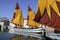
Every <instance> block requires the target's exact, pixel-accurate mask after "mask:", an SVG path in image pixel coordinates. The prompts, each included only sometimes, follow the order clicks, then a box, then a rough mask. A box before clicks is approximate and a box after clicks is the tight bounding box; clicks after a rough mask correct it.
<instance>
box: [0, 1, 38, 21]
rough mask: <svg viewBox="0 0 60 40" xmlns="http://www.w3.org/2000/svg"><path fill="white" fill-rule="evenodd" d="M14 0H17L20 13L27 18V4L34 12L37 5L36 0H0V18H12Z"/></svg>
mask: <svg viewBox="0 0 60 40" xmlns="http://www.w3.org/2000/svg"><path fill="white" fill-rule="evenodd" d="M16 2H18V4H19V6H20V9H21V10H22V15H23V17H24V18H27V14H28V5H29V6H30V7H31V8H32V10H33V11H34V12H35V11H36V7H37V3H38V1H37V0H0V18H2V17H6V18H8V19H9V20H11V19H12V18H13V14H14V10H15V6H16Z"/></svg>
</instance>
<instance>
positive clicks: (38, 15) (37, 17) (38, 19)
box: [34, 7, 41, 23]
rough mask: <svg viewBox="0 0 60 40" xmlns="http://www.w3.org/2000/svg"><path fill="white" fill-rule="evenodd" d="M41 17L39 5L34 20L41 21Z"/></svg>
mask: <svg viewBox="0 0 60 40" xmlns="http://www.w3.org/2000/svg"><path fill="white" fill-rule="evenodd" d="M40 19H41V15H40V10H39V7H38V11H37V13H36V15H35V18H34V21H36V22H38V23H39V21H40Z"/></svg>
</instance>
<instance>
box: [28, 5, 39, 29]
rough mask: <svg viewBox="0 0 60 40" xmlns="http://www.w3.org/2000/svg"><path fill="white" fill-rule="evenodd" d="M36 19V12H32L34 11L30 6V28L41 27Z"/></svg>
mask: <svg viewBox="0 0 60 40" xmlns="http://www.w3.org/2000/svg"><path fill="white" fill-rule="evenodd" d="M34 17H35V14H34V12H33V11H32V9H31V8H30V7H29V6H28V18H27V19H28V22H27V24H28V26H30V27H35V28H38V27H39V25H40V24H39V23H37V22H35V21H34V20H33V19H34Z"/></svg>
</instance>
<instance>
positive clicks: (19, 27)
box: [9, 3, 42, 34]
mask: <svg viewBox="0 0 60 40" xmlns="http://www.w3.org/2000/svg"><path fill="white" fill-rule="evenodd" d="M28 8H29V7H28ZM33 13H34V12H33V11H31V9H30V10H29V13H28V15H29V16H28V19H29V21H28V25H29V28H24V26H23V24H24V18H23V17H22V14H21V10H20V9H19V6H18V3H16V8H15V12H14V16H13V19H12V21H11V22H12V23H14V24H15V25H16V27H15V28H10V31H9V33H12V32H13V33H15V34H21V33H22V34H23V33H38V32H41V31H40V30H42V28H41V29H40V28H37V29H31V28H30V25H31V26H33V27H35V25H36V26H39V25H40V24H39V23H35V21H34V20H33V19H34V14H33ZM31 16H32V17H31ZM31 23H33V24H31ZM11 31H12V32H11Z"/></svg>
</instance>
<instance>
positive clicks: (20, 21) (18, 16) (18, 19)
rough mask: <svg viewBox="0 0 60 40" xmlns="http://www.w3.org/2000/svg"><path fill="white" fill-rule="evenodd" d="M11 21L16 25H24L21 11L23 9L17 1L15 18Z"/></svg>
mask: <svg viewBox="0 0 60 40" xmlns="http://www.w3.org/2000/svg"><path fill="white" fill-rule="evenodd" d="M11 22H12V23H13V24H15V25H16V26H20V27H22V26H23V23H24V18H23V16H22V12H21V10H20V8H19V5H18V3H16V8H15V11H14V16H13V19H12V21H11Z"/></svg>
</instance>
